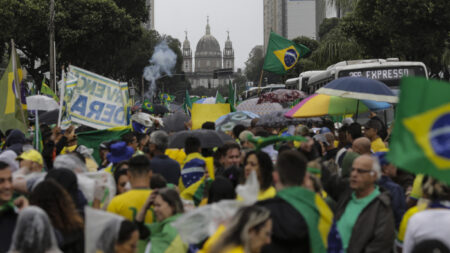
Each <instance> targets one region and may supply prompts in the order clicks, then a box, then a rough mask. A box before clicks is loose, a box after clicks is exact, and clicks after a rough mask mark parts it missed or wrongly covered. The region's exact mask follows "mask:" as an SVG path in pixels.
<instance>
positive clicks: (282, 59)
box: [263, 32, 309, 75]
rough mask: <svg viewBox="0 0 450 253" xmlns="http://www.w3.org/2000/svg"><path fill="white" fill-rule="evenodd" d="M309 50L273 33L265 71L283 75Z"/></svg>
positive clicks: (265, 62)
mask: <svg viewBox="0 0 450 253" xmlns="http://www.w3.org/2000/svg"><path fill="white" fill-rule="evenodd" d="M308 52H309V49H308V48H307V47H306V46H304V45H300V44H296V43H294V42H293V41H290V40H288V39H286V38H283V37H281V36H280V35H278V34H276V33H274V32H271V33H270V37H269V45H268V46H267V53H266V57H265V58H264V66H263V70H266V71H269V72H272V73H275V74H280V75H283V74H285V73H286V71H288V70H289V69H291V68H292V67H294V66H295V64H296V63H297V62H298V60H299V59H300V58H301V57H303V56H305V55H306V54H307V53H308Z"/></svg>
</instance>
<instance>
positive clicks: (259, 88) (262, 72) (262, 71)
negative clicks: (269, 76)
mask: <svg viewBox="0 0 450 253" xmlns="http://www.w3.org/2000/svg"><path fill="white" fill-rule="evenodd" d="M263 74H264V69H261V75H260V76H259V83H258V97H259V93H260V92H261V83H262V78H263Z"/></svg>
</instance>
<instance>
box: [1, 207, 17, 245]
mask: <svg viewBox="0 0 450 253" xmlns="http://www.w3.org/2000/svg"><path fill="white" fill-rule="evenodd" d="M16 221H17V213H16V211H15V210H14V209H13V208H8V209H6V210H4V211H2V212H0V238H1V239H0V253H4V252H8V250H9V247H10V246H11V241H12V235H13V232H14V228H15V227H16Z"/></svg>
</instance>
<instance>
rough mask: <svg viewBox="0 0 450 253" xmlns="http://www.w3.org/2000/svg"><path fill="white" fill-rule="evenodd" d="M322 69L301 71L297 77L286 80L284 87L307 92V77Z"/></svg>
mask: <svg viewBox="0 0 450 253" xmlns="http://www.w3.org/2000/svg"><path fill="white" fill-rule="evenodd" d="M324 71H325V70H311V71H305V72H302V73H300V75H299V76H298V77H296V78H291V79H288V80H286V89H290V90H301V91H304V92H308V80H309V78H310V77H311V76H313V75H317V74H319V73H322V72H324Z"/></svg>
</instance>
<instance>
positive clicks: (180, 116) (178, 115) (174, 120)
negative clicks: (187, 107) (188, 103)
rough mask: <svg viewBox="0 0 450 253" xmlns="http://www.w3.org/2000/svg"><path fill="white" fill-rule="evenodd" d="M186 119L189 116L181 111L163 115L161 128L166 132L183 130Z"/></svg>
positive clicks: (187, 119)
mask: <svg viewBox="0 0 450 253" xmlns="http://www.w3.org/2000/svg"><path fill="white" fill-rule="evenodd" d="M188 121H189V117H188V116H187V115H186V114H185V113H184V112H183V111H177V112H175V113H174V114H171V115H166V116H164V117H163V122H164V127H163V128H162V130H164V131H166V132H178V131H183V130H185V128H184V123H185V122H188Z"/></svg>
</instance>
